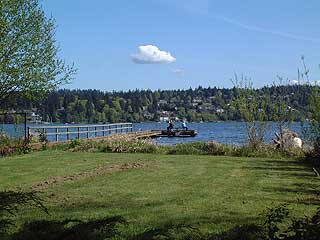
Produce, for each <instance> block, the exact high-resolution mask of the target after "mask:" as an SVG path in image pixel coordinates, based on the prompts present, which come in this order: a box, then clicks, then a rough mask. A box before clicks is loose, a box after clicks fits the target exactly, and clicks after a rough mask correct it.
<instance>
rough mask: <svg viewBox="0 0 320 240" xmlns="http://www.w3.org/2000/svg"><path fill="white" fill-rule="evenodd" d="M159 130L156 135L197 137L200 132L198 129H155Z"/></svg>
mask: <svg viewBox="0 0 320 240" xmlns="http://www.w3.org/2000/svg"><path fill="white" fill-rule="evenodd" d="M153 131H157V132H159V133H158V134H157V135H156V136H155V137H195V136H196V135H197V134H198V133H197V131H196V130H179V129H173V130H160V131H159V130H153Z"/></svg>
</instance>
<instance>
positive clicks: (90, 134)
mask: <svg viewBox="0 0 320 240" xmlns="http://www.w3.org/2000/svg"><path fill="white" fill-rule="evenodd" d="M27 133H28V138H29V139H34V138H35V137H37V138H38V141H39V142H41V141H44V140H43V138H46V139H47V141H48V143H49V145H54V144H57V143H59V142H70V141H72V140H75V139H77V140H80V139H81V140H90V141H101V140H108V139H109V140H119V141H121V140H135V139H146V138H158V137H195V136H196V135H197V131H195V130H179V129H173V130H169V131H168V130H146V131H137V132H133V124H132V123H114V124H100V125H70V124H67V125H57V126H52V125H48V126H46V125H39V126H32V127H28V129H27Z"/></svg>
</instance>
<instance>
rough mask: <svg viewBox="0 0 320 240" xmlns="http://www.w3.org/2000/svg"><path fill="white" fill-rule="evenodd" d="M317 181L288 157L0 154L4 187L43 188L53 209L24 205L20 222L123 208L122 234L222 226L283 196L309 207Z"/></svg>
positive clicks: (244, 219) (254, 214)
mask: <svg viewBox="0 0 320 240" xmlns="http://www.w3.org/2000/svg"><path fill="white" fill-rule="evenodd" d="M318 186H319V179H317V178H316V177H315V175H314V173H313V171H312V169H311V168H309V167H307V166H304V165H302V164H299V163H298V162H296V161H293V160H286V159H278V160H275V159H259V158H237V157H225V156H222V157H215V156H193V155H190V156H182V155H181V156H179V155H174V156H171V155H151V154H106V153H72V152H65V151H52V150H51V151H42V152H35V153H32V154H28V155H20V156H14V157H7V158H0V190H2V191H3V190H15V189H23V190H26V191H27V190H30V189H33V190H37V191H40V192H41V196H42V198H43V199H44V202H45V205H46V206H47V207H48V208H49V211H50V215H46V214H45V213H43V212H41V211H39V210H37V209H34V208H24V209H22V210H21V211H19V215H18V216H17V217H16V221H17V222H18V225H19V226H20V225H21V224H22V223H23V222H26V221H32V220H35V219H46V220H64V219H78V220H93V219H102V218H104V217H110V216H116V215H117V216H119V215H120V216H122V217H123V218H125V219H126V221H127V222H128V223H127V224H126V225H123V226H119V229H120V231H121V234H122V236H123V237H124V238H127V237H128V238H129V237H132V236H137V235H139V234H141V233H143V232H145V231H147V230H150V229H153V228H159V229H160V228H163V227H164V226H177V228H178V227H179V226H182V225H187V226H193V227H194V228H197V229H198V230H199V232H201V233H203V234H209V233H210V234H211V233H220V232H223V231H226V230H227V229H229V228H231V227H233V226H235V225H238V224H246V223H252V222H256V221H261V218H262V216H261V215H260V214H261V213H263V212H264V211H265V210H266V208H267V207H272V206H276V205H278V204H281V203H288V207H289V209H290V210H291V211H290V212H291V213H292V215H293V216H304V215H309V214H311V213H314V211H315V210H316V208H317V206H319V203H320V202H319V196H317V195H316V194H315V193H316V191H315V190H316V188H317V187H318ZM172 234H176V233H172ZM146 239H147V238H146Z"/></svg>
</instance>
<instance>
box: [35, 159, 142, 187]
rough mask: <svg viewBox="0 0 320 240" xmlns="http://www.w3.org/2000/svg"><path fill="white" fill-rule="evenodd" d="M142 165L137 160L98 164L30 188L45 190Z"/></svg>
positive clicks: (49, 179)
mask: <svg viewBox="0 0 320 240" xmlns="http://www.w3.org/2000/svg"><path fill="white" fill-rule="evenodd" d="M143 167H146V164H144V163H139V162H136V163H125V164H121V165H112V166H99V167H97V168H95V169H93V170H90V171H86V172H81V173H76V174H73V175H68V176H56V177H51V178H48V179H47V180H45V181H43V182H38V183H35V184H33V185H32V186H31V189H32V190H34V191H40V190H45V189H47V188H49V187H53V186H56V185H58V184H63V183H66V182H75V181H79V180H82V179H86V178H93V177H97V176H101V175H104V174H108V173H113V172H120V171H125V170H129V169H138V168H143Z"/></svg>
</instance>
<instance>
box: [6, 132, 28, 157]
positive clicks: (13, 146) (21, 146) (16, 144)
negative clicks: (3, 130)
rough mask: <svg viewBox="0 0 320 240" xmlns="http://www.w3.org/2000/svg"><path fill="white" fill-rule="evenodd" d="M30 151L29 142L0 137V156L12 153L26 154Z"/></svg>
mask: <svg viewBox="0 0 320 240" xmlns="http://www.w3.org/2000/svg"><path fill="white" fill-rule="evenodd" d="M30 150H31V148H30V145H29V142H28V141H25V140H24V139H20V138H10V137H8V136H6V135H1V136H0V156H8V155H12V154H14V153H19V154H21V153H28V152H29V151H30Z"/></svg>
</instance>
